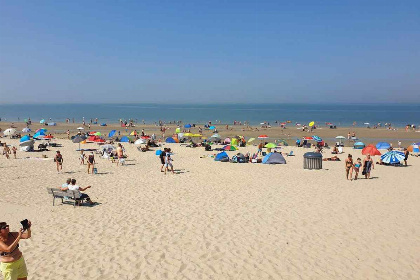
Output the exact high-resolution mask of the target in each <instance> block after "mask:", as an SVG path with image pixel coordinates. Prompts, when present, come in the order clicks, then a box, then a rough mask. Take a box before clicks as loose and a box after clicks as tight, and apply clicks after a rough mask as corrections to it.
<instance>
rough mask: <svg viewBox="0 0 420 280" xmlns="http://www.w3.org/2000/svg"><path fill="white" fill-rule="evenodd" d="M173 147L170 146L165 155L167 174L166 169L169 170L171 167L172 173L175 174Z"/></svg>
mask: <svg viewBox="0 0 420 280" xmlns="http://www.w3.org/2000/svg"><path fill="white" fill-rule="evenodd" d="M171 154H172V153H171V149H170V148H168V150H167V152H166V156H165V175H166V171H168V170H169V167H171V171H172V174H175V172H174V166H173V165H172V161H173V160H172V158H171Z"/></svg>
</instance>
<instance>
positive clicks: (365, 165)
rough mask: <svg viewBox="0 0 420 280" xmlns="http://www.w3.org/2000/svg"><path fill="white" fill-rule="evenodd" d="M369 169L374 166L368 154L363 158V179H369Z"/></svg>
mask: <svg viewBox="0 0 420 280" xmlns="http://www.w3.org/2000/svg"><path fill="white" fill-rule="evenodd" d="M371 169H375V166H374V165H373V160H372V158H371V157H370V155H369V154H368V155H367V156H366V158H365V159H364V160H363V171H362V175H365V179H370V171H371Z"/></svg>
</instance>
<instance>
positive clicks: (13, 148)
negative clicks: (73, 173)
mask: <svg viewBox="0 0 420 280" xmlns="http://www.w3.org/2000/svg"><path fill="white" fill-rule="evenodd" d="M16 151H17V149H16V147H15V146H13V147H12V153H13V157H14V158H15V159H16ZM406 165H407V164H406Z"/></svg>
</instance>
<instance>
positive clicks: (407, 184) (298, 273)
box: [0, 125, 420, 279]
mask: <svg viewBox="0 0 420 280" xmlns="http://www.w3.org/2000/svg"><path fill="white" fill-rule="evenodd" d="M62 127H63V128H64V129H65V125H64V126H62ZM2 128H4V127H2ZM110 128H111V127H107V128H106V130H107V131H109V130H110ZM54 129H57V128H56V127H55V128H54ZM60 129H61V128H60ZM276 129H277V128H276ZM279 130H280V129H279ZM364 130H366V133H368V132H370V131H372V130H369V131H368V130H367V129H364ZM364 130H363V129H357V130H356V132H357V133H358V134H360V135H364V134H363V133H365V131H364ZM74 131H75V129H74V125H73V126H72V132H74ZM274 131H275V129H272V130H269V133H270V135H274V134H275V133H274ZM290 131H293V130H290ZM319 131H320V132H319V133H318V131H317V134H319V135H321V136H322V137H326V136H325V135H324V134H322V133H323V132H326V133H327V132H328V133H332V134H331V135H333V136H336V135H339V134H340V133H341V134H344V133H345V132H346V131H347V130H346V129H342V130H339V129H337V130H333V132H330V131H332V130H329V129H323V130H322V133H321V130H319ZM150 132H152V130H151V128H150V130H148V131H147V133H150ZM246 133H248V132H244V133H242V134H246ZM249 133H253V135H254V136H255V134H256V133H255V132H249ZM265 133H268V132H267V131H265ZM279 133H280V132H279ZM300 133H301V132H300ZM381 133H383V134H381ZM390 133H394V132H390ZM390 133H388V134H386V133H385V132H382V131H381V130H378V132H377V134H376V132H375V136H376V137H378V138H380V137H382V135H385V134H386V135H391V134H390ZM72 134H73V133H72ZM220 134H222V135H226V132H223V131H220ZM291 134H292V133H291ZM246 135H247V134H246ZM395 135H398V137H400V135H404V138H409V137H413V139H414V136H412V135H415V136H417V135H418V133H415V132H407V133H406V132H405V131H403V130H399V131H395ZM395 135H392V138H395V137H394V136H395ZM372 137H373V136H372ZM401 137H403V136H401ZM0 140H1V141H2V142H4V141H6V142H7V143H8V144H10V145H18V142H19V140H18V139H13V140H10V139H6V138H1V139H0ZM55 142H57V143H60V144H62V147H59V148H51V150H50V151H46V152H27V153H25V152H19V151H18V154H17V157H18V159H9V160H7V159H6V158H5V157H4V156H1V157H0V170H1V173H2V176H1V177H0V186H1V187H0V204H1V206H2V207H0V216H1V217H2V218H1V220H4V221H7V222H8V223H9V224H10V225H11V229H12V230H17V229H18V226H19V221H20V220H22V219H24V218H28V219H30V220H31V221H32V223H33V230H32V238H31V239H29V240H22V241H21V242H20V246H21V248H20V249H21V250H22V252H23V254H24V256H25V259H26V263H27V266H28V270H29V275H30V279H419V278H420V272H419V269H418V268H419V267H420V235H419V232H420V223H419V219H418V213H419V211H420V188H419V184H418V182H419V180H420V173H419V172H418V170H419V166H420V158H417V157H414V156H410V157H409V161H408V163H409V166H408V167H391V166H379V165H376V166H375V169H374V170H373V171H372V176H373V179H371V180H366V179H359V180H357V181H347V180H346V179H345V171H344V159H345V157H346V155H347V153H352V154H353V157H354V158H357V157H361V154H360V153H361V152H360V150H353V149H351V148H349V147H345V148H344V153H343V154H340V155H339V158H340V159H341V160H342V161H340V162H333V161H326V162H323V169H322V170H304V169H303V154H304V153H305V152H307V151H308V149H303V148H296V147H293V146H288V147H283V148H282V151H283V152H284V153H287V152H290V151H291V150H293V151H294V153H295V156H294V157H286V160H287V164H286V165H264V164H250V163H248V164H233V163H222V162H215V161H214V160H213V159H212V158H211V157H210V156H211V155H212V154H214V153H215V152H205V151H204V149H203V148H194V149H193V148H187V147H185V146H180V144H164V147H171V148H172V150H173V152H174V155H173V158H174V166H175V171H176V174H175V175H172V174H168V175H164V174H163V173H161V172H160V162H159V158H158V157H157V156H156V155H155V152H154V151H150V152H145V153H142V152H139V151H138V150H137V149H136V147H135V146H134V145H132V144H128V143H124V146H125V149H126V151H127V154H128V158H127V161H126V163H127V165H126V166H116V164H115V163H112V162H111V161H110V160H108V159H102V158H99V156H98V155H96V161H97V168H98V174H95V175H90V174H89V175H88V174H87V167H86V165H80V163H79V160H78V158H79V157H78V156H79V153H78V152H77V151H76V149H77V148H78V144H75V143H72V142H71V141H70V140H67V139H58V140H56V141H55ZM97 147H98V146H97V145H96V144H86V145H83V148H85V149H86V148H97ZM58 149H59V150H60V151H61V153H62V154H63V157H64V165H63V172H61V173H57V171H56V167H55V163H54V162H53V160H52V159H53V157H54V155H55V151H56V150H58ZM239 151H240V152H242V153H246V152H247V151H249V152H252V153H253V152H255V151H256V147H255V146H248V147H245V148H240V150H239ZM228 153H229V155H234V154H235V153H236V152H228ZM42 155H46V156H47V158H42ZM323 156H324V157H330V156H331V154H330V151H329V150H327V151H326V152H325V153H324V155H323ZM362 158H363V157H362ZM377 160H378V157H376V158H375V161H377ZM67 178H76V179H77V183H78V184H80V185H81V186H83V187H84V186H87V185H91V186H92V188H91V189H88V190H87V191H86V193H87V194H89V195H90V196H91V198H92V199H93V201H96V202H98V203H99V204H98V205H96V206H93V207H88V206H81V207H73V206H72V205H69V204H61V201H59V200H56V205H55V206H53V205H52V196H51V195H49V194H48V193H47V190H46V188H47V187H56V188H58V187H60V186H61V184H63V183H64V182H65V180H66V179H67Z"/></svg>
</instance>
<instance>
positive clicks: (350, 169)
mask: <svg viewBox="0 0 420 280" xmlns="http://www.w3.org/2000/svg"><path fill="white" fill-rule="evenodd" d="M345 166H346V178H347V180H352V176H353V157H352V155H351V154H349V155H348V157H347V158H346V161H345ZM349 174H350V179H349Z"/></svg>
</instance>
